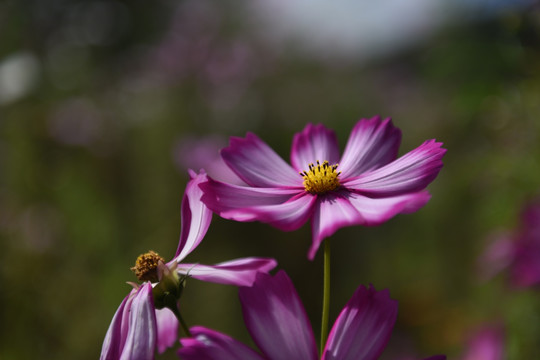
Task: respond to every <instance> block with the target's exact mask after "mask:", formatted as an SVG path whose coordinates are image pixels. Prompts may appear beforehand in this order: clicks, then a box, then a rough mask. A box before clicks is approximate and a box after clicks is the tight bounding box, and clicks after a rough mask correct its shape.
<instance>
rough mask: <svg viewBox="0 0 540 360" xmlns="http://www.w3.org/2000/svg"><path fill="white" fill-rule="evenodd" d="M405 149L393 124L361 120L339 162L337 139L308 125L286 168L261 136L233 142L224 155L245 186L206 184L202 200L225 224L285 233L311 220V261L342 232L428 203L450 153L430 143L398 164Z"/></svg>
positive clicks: (296, 140) (295, 142) (298, 136)
mask: <svg viewBox="0 0 540 360" xmlns="http://www.w3.org/2000/svg"><path fill="white" fill-rule="evenodd" d="M400 142H401V131H400V130H399V129H398V128H396V127H394V126H393V125H392V122H391V120H390V119H385V120H381V118H380V117H374V118H372V119H362V120H360V121H359V122H358V123H357V124H356V125H355V127H354V129H353V131H352V132H351V135H350V137H349V140H348V142H347V145H346V147H345V151H344V153H343V155H342V156H340V153H339V147H338V143H337V138H336V135H335V134H334V132H333V131H331V130H329V129H327V128H325V127H324V126H323V125H312V124H309V125H307V126H306V127H305V129H304V130H303V131H302V132H300V133H298V134H296V135H295V136H294V139H293V144H292V151H291V165H289V164H287V163H286V162H285V161H284V160H283V159H282V158H281V157H279V155H277V154H276V153H275V152H274V151H273V150H272V149H271V148H270V147H269V146H268V145H267V144H266V143H264V142H263V141H262V140H261V139H259V138H258V137H257V136H256V135H254V134H251V133H248V134H247V136H246V137H245V138H235V137H233V138H231V141H230V146H229V147H227V148H225V149H223V150H222V151H221V155H222V157H223V159H224V161H225V162H226V163H227V165H228V166H229V167H230V168H231V169H232V170H233V171H234V172H235V173H236V174H237V175H238V176H239V177H240V178H241V179H242V180H243V181H244V182H245V183H246V184H247V186H241V185H234V184H227V183H223V182H220V181H216V180H214V179H209V181H208V182H207V183H203V184H201V187H202V189H203V191H204V193H205V194H204V196H203V198H202V200H203V201H204V202H205V203H206V204H207V205H208V207H209V208H210V209H211V210H213V211H215V212H217V213H218V214H219V215H220V216H222V217H225V218H227V219H233V220H237V221H254V220H258V221H262V222H266V223H269V224H271V225H273V226H275V227H277V228H279V229H282V230H286V231H289V230H295V229H298V228H299V227H300V226H302V225H303V224H304V223H305V222H306V221H308V220H309V219H311V226H312V232H313V239H312V246H311V248H310V250H309V253H308V257H309V258H310V259H313V258H314V256H315V253H316V252H317V249H318V248H319V246H320V244H321V242H322V241H323V240H324V238H326V237H328V236H330V235H332V234H333V233H334V232H336V231H337V230H338V229H339V228H341V227H344V226H351V225H365V226H372V225H378V224H381V223H383V222H385V221H387V220H389V219H390V218H392V217H393V216H394V215H396V214H398V213H409V212H414V211H416V210H418V209H419V208H420V207H422V206H423V205H424V204H425V203H426V202H427V201H428V200H429V198H430V195H429V193H428V192H427V191H426V190H425V188H426V186H427V185H428V184H429V183H430V182H431V181H432V180H433V179H435V177H436V176H437V174H438V173H439V170H440V169H441V167H442V161H441V159H442V157H443V155H444V153H445V152H446V150H445V149H443V148H441V145H442V143H439V142H436V141H435V140H428V141H426V142H424V143H423V144H422V145H420V146H419V147H418V148H416V149H414V150H412V151H410V152H408V153H407V154H405V155H403V156H402V157H400V158H397V152H398V148H399V144H400Z"/></svg>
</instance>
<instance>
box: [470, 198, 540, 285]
mask: <svg viewBox="0 0 540 360" xmlns="http://www.w3.org/2000/svg"><path fill="white" fill-rule="evenodd" d="M478 268H479V273H480V276H481V277H482V278H484V279H485V278H489V277H492V276H494V275H496V274H497V273H498V272H500V271H502V270H504V269H505V268H508V270H509V275H510V281H511V283H512V285H513V286H515V287H517V288H526V287H531V286H538V285H540V199H536V200H534V201H532V202H530V203H528V204H527V205H526V206H525V207H524V209H523V211H522V214H521V226H520V228H519V229H518V230H517V231H515V232H514V233H504V234H500V235H499V236H497V237H496V239H495V241H494V242H492V244H491V245H490V246H488V248H487V249H486V250H485V252H484V253H483V254H482V255H481V256H480V257H479V259H478Z"/></svg>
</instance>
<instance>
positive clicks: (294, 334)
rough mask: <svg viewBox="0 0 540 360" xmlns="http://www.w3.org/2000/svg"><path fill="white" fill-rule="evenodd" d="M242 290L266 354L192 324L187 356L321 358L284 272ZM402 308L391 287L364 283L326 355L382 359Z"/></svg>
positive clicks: (249, 321)
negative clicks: (378, 287) (385, 287)
mask: <svg viewBox="0 0 540 360" xmlns="http://www.w3.org/2000/svg"><path fill="white" fill-rule="evenodd" d="M239 295H240V301H241V303H242V312H243V315H244V321H245V323H246V327H247V329H248V331H249V333H250V335H251V337H252V338H253V341H254V342H255V344H256V345H257V347H258V348H259V350H260V353H259V352H256V351H255V350H253V349H251V348H249V347H248V346H246V345H244V344H242V343H240V342H238V341H236V340H234V339H232V338H231V337H229V336H227V335H224V334H221V333H219V332H216V331H213V330H210V329H207V328H204V327H201V326H196V327H193V328H191V333H192V334H193V337H192V338H184V339H181V340H180V341H181V343H182V348H181V349H180V350H179V351H178V354H179V355H180V356H181V358H182V359H183V360H195V359H206V360H233V359H235V360H262V359H267V360H281V359H305V360H310V359H319V355H318V354H317V346H316V343H315V337H314V335H313V330H312V328H311V325H310V322H309V319H308V317H307V315H306V312H305V310H304V307H303V305H302V303H301V301H300V298H299V297H298V294H297V292H296V290H295V288H294V286H293V284H292V281H291V280H290V279H289V277H288V276H287V274H286V273H285V272H284V271H279V272H278V273H277V274H276V275H275V276H273V277H272V276H270V275H268V274H257V280H256V281H255V283H254V284H253V286H252V287H242V288H240V290H239ZM397 307H398V306H397V301H395V300H392V299H390V295H389V293H388V290H382V291H376V290H375V289H374V288H373V286H370V287H369V288H366V287H364V286H360V287H359V288H358V289H357V290H356V291H355V293H354V294H353V296H352V298H351V299H350V300H349V302H348V303H347V305H346V306H345V307H344V308H343V310H342V311H341V313H340V314H339V316H338V318H337V320H336V322H335V323H334V326H333V327H332V330H331V331H330V334H329V336H328V341H327V343H326V346H325V348H324V351H323V355H322V357H321V359H323V360H330V359H332V360H345V359H351V360H352V359H354V360H371V359H377V358H378V357H379V356H380V354H381V353H382V351H383V349H384V348H385V346H386V344H387V342H388V340H389V339H390V335H391V333H392V329H393V327H394V323H395V321H396V317H397ZM433 359H440V360H443V359H445V357H444V356H440V357H435V358H433Z"/></svg>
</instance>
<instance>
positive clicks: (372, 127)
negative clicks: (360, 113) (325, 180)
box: [339, 116, 401, 178]
mask: <svg viewBox="0 0 540 360" xmlns="http://www.w3.org/2000/svg"><path fill="white" fill-rule="evenodd" d="M400 143H401V130H399V129H398V128H396V127H394V125H393V124H392V120H391V119H390V118H388V119H384V120H381V118H380V116H375V117H373V118H371V119H361V120H360V121H358V123H356V125H355V126H354V128H353V130H352V132H351V135H350V136H349V140H348V141H347V145H346V146H345V151H344V152H343V156H342V158H341V160H340V163H339V170H340V171H341V175H342V178H349V177H354V176H358V175H360V174H362V173H364V172H366V171H370V170H373V169H376V168H378V167H381V166H383V165H386V164H388V163H389V162H391V161H392V160H394V159H395V158H396V157H397V153H398V149H399V144H400Z"/></svg>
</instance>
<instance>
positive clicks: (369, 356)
mask: <svg viewBox="0 0 540 360" xmlns="http://www.w3.org/2000/svg"><path fill="white" fill-rule="evenodd" d="M397 310H398V304H397V301H395V300H392V299H390V294H389V293H388V290H382V291H376V290H375V289H374V288H373V286H372V285H370V287H369V289H367V288H365V287H364V286H363V285H361V286H360V287H359V288H358V289H357V290H356V292H355V293H354V295H353V296H352V298H351V299H350V300H349V302H348V303H347V305H346V306H345V308H343V310H342V311H341V313H340V314H339V316H338V318H337V320H336V322H335V323H334V326H333V327H332V330H331V331H330V334H329V335H328V341H327V342H326V346H325V349H324V351H323V354H324V355H323V356H322V360H375V359H378V358H379V356H380V355H381V353H382V351H383V350H384V348H385V346H386V344H387V343H388V340H389V339H390V335H391V334H392V329H393V328H394V324H395V322H396V318H397Z"/></svg>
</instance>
